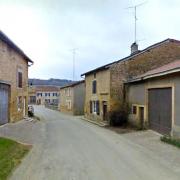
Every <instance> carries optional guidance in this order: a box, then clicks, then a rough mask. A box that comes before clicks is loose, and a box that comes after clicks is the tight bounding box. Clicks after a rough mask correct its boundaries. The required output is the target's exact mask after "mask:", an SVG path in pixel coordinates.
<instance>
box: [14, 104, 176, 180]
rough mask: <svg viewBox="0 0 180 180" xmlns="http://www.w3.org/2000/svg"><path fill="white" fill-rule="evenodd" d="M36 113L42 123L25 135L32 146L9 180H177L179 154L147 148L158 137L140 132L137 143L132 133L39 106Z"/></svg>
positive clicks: (170, 149)
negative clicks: (120, 132)
mask: <svg viewBox="0 0 180 180" xmlns="http://www.w3.org/2000/svg"><path fill="white" fill-rule="evenodd" d="M35 112H36V114H37V115H38V116H40V117H41V118H42V120H41V124H38V128H36V130H35V131H34V130H33V131H32V132H31V131H30V132H28V130H26V132H27V134H29V135H28V136H30V134H32V137H33V144H34V147H33V149H32V151H31V152H30V153H29V154H28V156H27V157H26V158H25V159H24V161H23V163H22V164H21V165H20V166H19V167H18V168H17V169H16V171H15V172H14V173H13V175H12V178H11V179H12V180H145V179H146V180H179V179H180V159H179V158H178V157H180V151H179V150H178V149H176V148H174V147H172V146H169V145H165V144H158V145H156V143H154V144H153V143H152V146H149V143H151V140H150V138H151V139H153V138H154V139H156V141H159V140H157V139H159V137H158V135H156V134H151V132H150V135H149V132H148V133H144V135H141V136H140V137H141V141H140V140H139V138H140V137H138V136H137V135H136V134H133V133H132V134H128V135H119V134H116V133H114V132H112V131H110V130H107V129H104V128H101V127H98V126H96V125H93V124H90V123H88V122H85V121H83V120H80V119H79V118H78V117H72V116H69V115H64V114H62V113H59V112H56V111H53V110H48V109H45V108H43V107H41V106H39V107H36V108H35ZM22 131H23V130H22ZM142 133H143V132H142ZM142 136H144V138H142ZM145 136H147V137H145ZM152 137H153V138H152ZM148 138H149V140H148ZM147 141H149V143H147ZM153 142H155V141H153ZM158 143H159V142H158ZM146 146H147V147H146ZM156 146H157V147H156ZM158 148H159V149H158ZM172 154H173V155H172ZM171 155H172V157H171Z"/></svg>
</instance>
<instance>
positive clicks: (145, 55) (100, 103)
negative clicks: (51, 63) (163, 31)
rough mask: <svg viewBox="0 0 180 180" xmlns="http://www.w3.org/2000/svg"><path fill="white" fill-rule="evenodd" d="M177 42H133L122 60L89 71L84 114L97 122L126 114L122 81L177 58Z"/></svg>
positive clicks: (179, 47)
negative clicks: (142, 46)
mask: <svg viewBox="0 0 180 180" xmlns="http://www.w3.org/2000/svg"><path fill="white" fill-rule="evenodd" d="M179 49H180V41H178V40H174V39H166V40H164V41H161V42H158V43H156V44H153V45H151V46H149V47H147V48H145V49H144V50H138V45H137V44H136V43H133V44H132V46H131V54H130V55H129V56H127V57H125V58H123V59H120V60H118V61H115V62H112V63H110V64H106V65H104V66H101V67H98V68H96V69H94V70H91V71H88V72H86V73H84V74H82V76H85V84H86V87H85V117H87V118H89V119H92V120H97V121H109V122H110V121H111V120H112V119H113V121H114V119H115V120H116V117H117V120H118V116H116V117H115V118H111V116H112V115H113V114H118V113H119V114H123V113H127V105H126V104H127V102H126V101H125V95H126V89H125V88H124V82H125V81H126V80H127V79H129V78H130V77H134V76H137V75H140V74H143V73H145V72H147V71H149V70H152V69H154V68H158V67H161V66H162V65H165V64H168V63H170V62H173V61H175V60H177V59H180V50H179Z"/></svg>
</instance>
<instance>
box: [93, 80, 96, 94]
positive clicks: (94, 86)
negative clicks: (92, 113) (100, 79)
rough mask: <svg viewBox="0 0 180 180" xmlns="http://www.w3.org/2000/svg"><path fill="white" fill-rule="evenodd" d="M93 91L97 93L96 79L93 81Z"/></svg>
mask: <svg viewBox="0 0 180 180" xmlns="http://www.w3.org/2000/svg"><path fill="white" fill-rule="evenodd" d="M92 93H93V94H96V81H93V82H92Z"/></svg>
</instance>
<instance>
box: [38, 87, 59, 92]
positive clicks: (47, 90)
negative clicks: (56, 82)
mask: <svg viewBox="0 0 180 180" xmlns="http://www.w3.org/2000/svg"><path fill="white" fill-rule="evenodd" d="M35 89H36V92H37V91H41V92H52V91H53V92H54V91H59V90H60V87H57V86H35Z"/></svg>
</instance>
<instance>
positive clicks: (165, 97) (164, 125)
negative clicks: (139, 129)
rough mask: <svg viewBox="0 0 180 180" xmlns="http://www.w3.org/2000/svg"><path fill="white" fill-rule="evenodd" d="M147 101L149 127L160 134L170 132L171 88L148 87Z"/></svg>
mask: <svg viewBox="0 0 180 180" xmlns="http://www.w3.org/2000/svg"><path fill="white" fill-rule="evenodd" d="M148 102H149V103H148V119H149V125H150V128H151V129H153V130H155V131H157V132H159V133H161V134H170V132H171V126H172V89H171V88H159V89H149V91H148Z"/></svg>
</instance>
